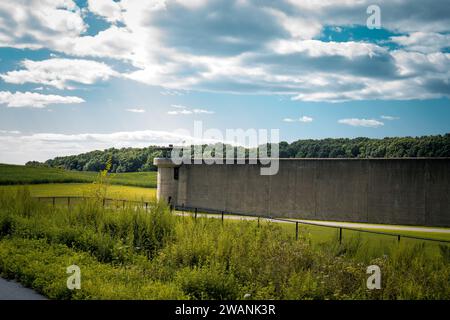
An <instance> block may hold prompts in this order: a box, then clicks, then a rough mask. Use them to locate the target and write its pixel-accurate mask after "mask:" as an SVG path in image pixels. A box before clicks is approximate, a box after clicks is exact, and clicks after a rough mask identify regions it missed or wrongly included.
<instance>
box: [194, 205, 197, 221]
mask: <svg viewBox="0 0 450 320" xmlns="http://www.w3.org/2000/svg"><path fill="white" fill-rule="evenodd" d="M194 217H195V220H197V208H195V215H194Z"/></svg>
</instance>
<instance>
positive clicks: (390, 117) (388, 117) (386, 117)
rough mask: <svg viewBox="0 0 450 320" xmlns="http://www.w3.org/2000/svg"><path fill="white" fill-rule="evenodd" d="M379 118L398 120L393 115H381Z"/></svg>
mask: <svg viewBox="0 0 450 320" xmlns="http://www.w3.org/2000/svg"><path fill="white" fill-rule="evenodd" d="M380 118H381V119H384V120H390V121H392V120H398V119H400V118H399V117H393V116H384V115H383V116H381V117H380Z"/></svg>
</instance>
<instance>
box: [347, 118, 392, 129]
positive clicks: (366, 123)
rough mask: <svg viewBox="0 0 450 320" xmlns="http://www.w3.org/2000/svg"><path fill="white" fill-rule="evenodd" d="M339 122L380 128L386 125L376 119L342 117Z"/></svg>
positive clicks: (354, 125)
mask: <svg viewBox="0 0 450 320" xmlns="http://www.w3.org/2000/svg"><path fill="white" fill-rule="evenodd" d="M338 123H342V124H347V125H349V126H353V127H368V128H378V127H381V126H384V123H383V122H381V121H378V120H374V119H357V118H351V119H340V120H338Z"/></svg>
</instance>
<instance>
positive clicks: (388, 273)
mask: <svg viewBox="0 0 450 320" xmlns="http://www.w3.org/2000/svg"><path fill="white" fill-rule="evenodd" d="M0 239H1V240H0V270H1V271H0V272H1V274H2V276H4V277H9V278H16V279H18V280H19V281H20V282H22V283H24V284H25V285H27V286H30V287H33V288H35V289H37V290H38V291H40V292H41V293H43V294H44V295H46V296H48V297H50V298H59V299H183V298H189V299H242V298H244V296H245V295H246V294H250V298H251V299H449V298H450V281H449V280H450V249H449V247H448V246H440V247H439V248H440V249H439V250H437V251H436V250H428V249H429V247H428V245H426V244H424V243H420V244H416V245H412V244H407V243H404V244H400V245H396V244H394V245H393V244H392V243H390V242H389V243H385V244H384V245H383V244H380V246H381V245H383V247H382V248H381V249H382V250H381V251H380V248H378V250H372V248H371V247H370V246H368V244H367V243H365V242H364V241H363V240H361V238H358V237H353V238H348V239H346V240H345V241H344V242H343V244H342V245H339V244H338V243H337V242H336V241H335V240H332V241H327V242H325V243H323V244H321V245H320V246H313V245H312V244H311V241H310V239H309V235H308V234H307V233H306V232H304V233H303V232H302V234H301V238H300V239H299V240H298V241H295V239H293V237H292V236H290V235H288V233H286V232H284V231H283V230H282V228H281V227H280V226H278V225H276V224H270V223H268V224H261V225H260V227H258V225H257V224H256V223H255V222H251V221H247V222H245V221H241V222H240V223H236V222H234V223H230V222H228V221H225V223H224V224H223V225H222V222H221V221H220V220H218V219H200V218H198V219H197V220H195V219H193V218H189V217H179V216H175V215H173V214H171V213H170V211H169V210H168V208H167V207H166V206H163V205H159V204H157V203H154V204H153V206H152V208H151V209H150V210H149V211H148V212H146V211H145V210H143V209H142V210H141V209H140V208H137V207H126V208H124V209H120V210H110V209H108V208H106V209H105V208H103V207H102V206H101V204H100V203H99V201H95V200H92V201H86V202H83V203H80V204H79V205H77V206H74V207H72V208H71V209H70V210H68V209H67V208H64V207H62V206H61V207H58V206H56V207H52V206H48V205H45V204H42V203H38V202H36V201H35V200H34V199H32V198H31V197H30V195H29V192H28V191H27V190H26V189H21V190H19V191H17V193H16V194H14V195H12V194H10V193H8V192H5V191H3V192H1V194H0ZM380 252H383V254H380ZM71 264H77V265H78V266H79V267H80V268H81V272H82V283H81V290H73V291H70V290H68V289H67V288H66V279H67V274H66V273H65V271H66V268H67V267H68V266H69V265H71ZM371 264H376V265H378V266H380V268H381V271H382V289H381V290H368V289H367V288H366V280H367V276H368V275H367V274H366V268H367V266H368V265H371Z"/></svg>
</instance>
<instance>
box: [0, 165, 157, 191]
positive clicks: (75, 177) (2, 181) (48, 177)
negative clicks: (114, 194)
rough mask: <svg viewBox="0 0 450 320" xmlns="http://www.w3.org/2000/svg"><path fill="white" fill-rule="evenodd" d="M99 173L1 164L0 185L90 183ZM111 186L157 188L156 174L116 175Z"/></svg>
mask: <svg viewBox="0 0 450 320" xmlns="http://www.w3.org/2000/svg"><path fill="white" fill-rule="evenodd" d="M97 177H98V172H91V171H81V172H80V171H74V170H72V171H70V170H64V169H58V168H50V167H46V166H37V167H34V166H18V165H7V164H0V185H17V184H44V183H90V182H94V181H96V180H97ZM110 183H111V184H117V185H124V186H137V187H146V188H156V172H129V173H116V174H114V175H112V177H111V179H110Z"/></svg>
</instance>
